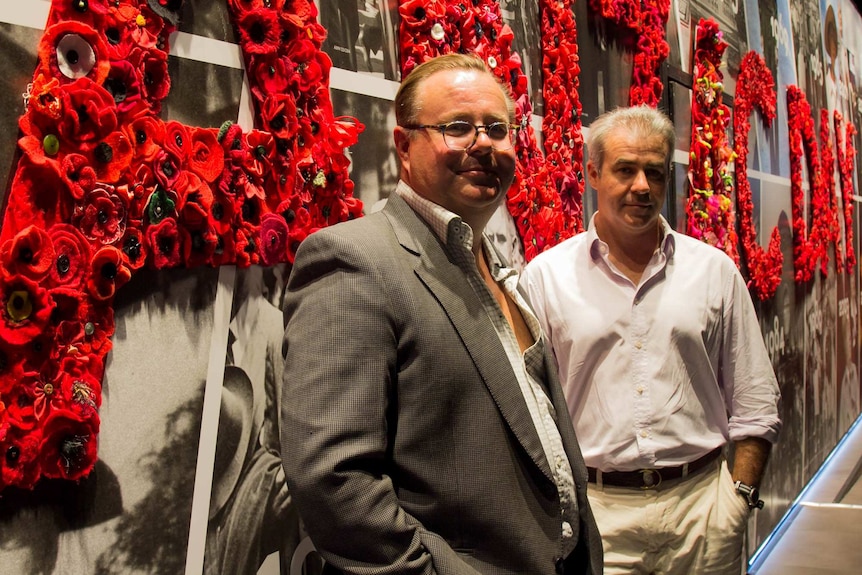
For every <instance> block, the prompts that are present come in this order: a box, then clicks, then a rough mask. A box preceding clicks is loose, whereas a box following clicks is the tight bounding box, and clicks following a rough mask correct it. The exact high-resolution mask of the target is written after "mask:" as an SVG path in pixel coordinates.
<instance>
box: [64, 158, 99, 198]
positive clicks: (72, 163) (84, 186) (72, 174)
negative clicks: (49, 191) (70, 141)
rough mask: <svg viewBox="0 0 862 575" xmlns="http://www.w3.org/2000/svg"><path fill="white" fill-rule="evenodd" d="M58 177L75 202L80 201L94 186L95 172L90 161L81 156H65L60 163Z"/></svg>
mask: <svg viewBox="0 0 862 575" xmlns="http://www.w3.org/2000/svg"><path fill="white" fill-rule="evenodd" d="M60 177H61V178H62V179H63V182H65V184H66V186H67V187H68V189H69V193H70V194H71V195H72V197H73V198H75V199H76V200H80V199H82V198H83V197H84V195H85V194H86V193H87V192H90V191H92V190H93V188H94V187H95V186H96V171H95V170H94V169H93V166H91V165H90V160H89V159H87V157H86V156H82V155H81V154H67V155H66V156H64V157H63V160H62V161H61V162H60Z"/></svg>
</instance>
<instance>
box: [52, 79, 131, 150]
mask: <svg viewBox="0 0 862 575" xmlns="http://www.w3.org/2000/svg"><path fill="white" fill-rule="evenodd" d="M61 90H63V91H65V92H66V93H67V94H68V100H67V101H66V103H65V107H64V111H63V116H62V121H61V123H60V125H59V131H60V134H59V135H60V136H61V138H63V139H65V140H66V141H68V142H70V143H77V144H96V143H98V142H99V141H100V140H103V139H104V138H106V137H107V136H108V135H109V134H110V133H111V132H113V131H115V130H116V129H117V128H118V126H119V123H118V120H117V107H116V104H114V98H113V96H111V94H110V93H109V92H108V91H107V90H105V89H104V88H103V87H101V86H100V85H98V84H96V83H95V82H93V81H92V80H90V79H89V78H79V79H78V80H76V81H75V82H72V83H71V84H68V85H66V86H63V87H62V88H61Z"/></svg>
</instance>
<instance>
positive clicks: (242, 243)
mask: <svg viewBox="0 0 862 575" xmlns="http://www.w3.org/2000/svg"><path fill="white" fill-rule="evenodd" d="M259 239H260V226H257V225H254V224H249V223H245V224H243V225H240V226H239V227H237V228H236V233H235V235H234V241H235V244H234V253H235V257H236V265H238V266H239V267H243V268H246V267H248V266H250V265H256V264H258V263H260V246H259V245H258V241H259Z"/></svg>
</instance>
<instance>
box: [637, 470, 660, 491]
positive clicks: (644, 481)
mask: <svg viewBox="0 0 862 575" xmlns="http://www.w3.org/2000/svg"><path fill="white" fill-rule="evenodd" d="M638 473H640V474H641V485H640V488H641V489H643V490H647V489H655V488H656V487H658V486H659V485H661V473H659V470H658V469H640V470H638Z"/></svg>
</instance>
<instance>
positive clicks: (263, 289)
mask: <svg viewBox="0 0 862 575" xmlns="http://www.w3.org/2000/svg"><path fill="white" fill-rule="evenodd" d="M286 272H287V266H286V265H285V264H280V265H277V266H273V267H261V266H251V267H249V268H245V269H236V270H235V272H234V273H232V274H231V273H228V274H224V275H225V276H227V277H230V276H233V277H234V284H233V303H232V305H231V314H230V322H229V324H228V326H227V329H228V335H227V348H226V350H225V355H224V379H223V384H222V388H221V400H220V408H219V421H218V440H217V444H216V451H215V464H214V467H213V480H212V492H211V496H210V502H209V513H208V528H207V538H206V555H205V556H204V573H205V574H208V575H209V574H212V575H217V574H220V573H258V574H260V575H270V574H272V575H278V574H279V573H285V574H286V573H289V571H290V562H291V559H292V557H293V554H294V551H295V550H296V548H297V546H298V545H299V542H300V540H301V539H302V534H301V531H300V521H299V515H298V513H297V511H296V508H295V506H294V505H293V504H292V501H291V497H290V493H289V491H288V488H287V484H286V482H285V478H284V470H283V469H282V466H281V444H280V440H279V425H278V421H279V415H278V414H279V407H280V401H281V375H282V366H283V359H282V356H281V340H282V335H283V327H282V314H281V295H282V293H283V290H284V281H285V279H286ZM223 327H224V326H221V328H223ZM218 329H219V328H218V327H217V328H216V330H217V331H218ZM205 440H206V438H204V437H202V438H201V441H205Z"/></svg>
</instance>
